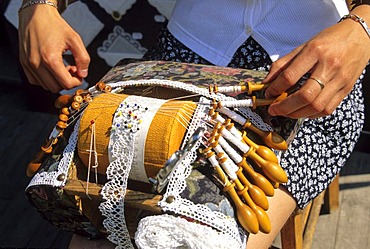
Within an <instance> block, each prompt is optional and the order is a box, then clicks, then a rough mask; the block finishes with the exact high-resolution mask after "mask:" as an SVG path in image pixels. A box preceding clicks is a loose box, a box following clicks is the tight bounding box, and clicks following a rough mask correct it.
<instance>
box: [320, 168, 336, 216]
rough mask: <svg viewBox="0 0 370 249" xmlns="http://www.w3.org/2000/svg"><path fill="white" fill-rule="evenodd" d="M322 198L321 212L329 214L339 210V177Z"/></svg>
mask: <svg viewBox="0 0 370 249" xmlns="http://www.w3.org/2000/svg"><path fill="white" fill-rule="evenodd" d="M324 198H325V199H324V204H323V206H322V212H324V213H327V214H330V213H332V212H334V211H335V210H337V209H338V208H339V175H337V176H336V177H335V178H334V180H333V182H332V183H331V184H330V185H329V187H328V189H327V190H326V192H325V197H324Z"/></svg>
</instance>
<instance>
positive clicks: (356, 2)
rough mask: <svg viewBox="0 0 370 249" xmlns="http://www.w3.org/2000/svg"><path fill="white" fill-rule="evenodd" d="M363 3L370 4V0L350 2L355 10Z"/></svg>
mask: <svg viewBox="0 0 370 249" xmlns="http://www.w3.org/2000/svg"><path fill="white" fill-rule="evenodd" d="M361 5H370V0H353V1H352V2H351V3H350V8H351V10H353V9H354V8H356V7H358V6H361Z"/></svg>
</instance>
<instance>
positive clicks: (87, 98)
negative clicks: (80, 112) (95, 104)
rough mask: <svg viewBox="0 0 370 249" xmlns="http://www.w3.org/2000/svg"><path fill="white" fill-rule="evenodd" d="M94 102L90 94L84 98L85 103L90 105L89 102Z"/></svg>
mask: <svg viewBox="0 0 370 249" xmlns="http://www.w3.org/2000/svg"><path fill="white" fill-rule="evenodd" d="M91 101H92V98H91V96H90V94H87V95H85V96H84V102H86V103H88V102H91Z"/></svg>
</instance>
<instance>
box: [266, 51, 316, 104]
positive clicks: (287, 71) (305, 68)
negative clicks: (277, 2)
mask: <svg viewBox="0 0 370 249" xmlns="http://www.w3.org/2000/svg"><path fill="white" fill-rule="evenodd" d="M316 63H317V57H316V56H314V55H312V54H309V53H307V52H306V50H304V49H303V50H301V51H300V52H299V53H298V54H297V55H296V56H295V57H294V59H292V60H291V61H290V63H288V64H287V66H285V67H283V68H284V69H283V70H282V71H281V72H280V73H279V75H277V76H276V78H275V79H274V80H273V81H272V82H271V84H270V86H269V87H268V88H267V89H266V92H265V96H266V98H272V97H274V96H278V95H280V94H282V93H283V92H285V91H286V90H288V89H289V88H291V87H292V86H294V85H295V84H296V83H297V82H298V80H299V79H300V78H301V77H302V76H303V75H305V74H306V73H307V72H309V71H312V70H314V67H315V65H316Z"/></svg>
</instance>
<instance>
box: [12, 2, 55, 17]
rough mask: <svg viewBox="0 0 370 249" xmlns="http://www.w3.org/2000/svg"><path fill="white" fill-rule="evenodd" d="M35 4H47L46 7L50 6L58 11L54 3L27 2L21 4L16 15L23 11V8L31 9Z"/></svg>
mask: <svg viewBox="0 0 370 249" xmlns="http://www.w3.org/2000/svg"><path fill="white" fill-rule="evenodd" d="M35 4H47V5H50V6H53V7H54V8H56V9H58V5H56V4H55V3H53V2H50V1H47V0H32V1H29V2H27V3H25V4H23V5H22V6H21V7H20V8H19V10H18V14H19V13H20V12H21V11H22V10H24V9H25V8H28V7H31V6H33V5H35Z"/></svg>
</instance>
